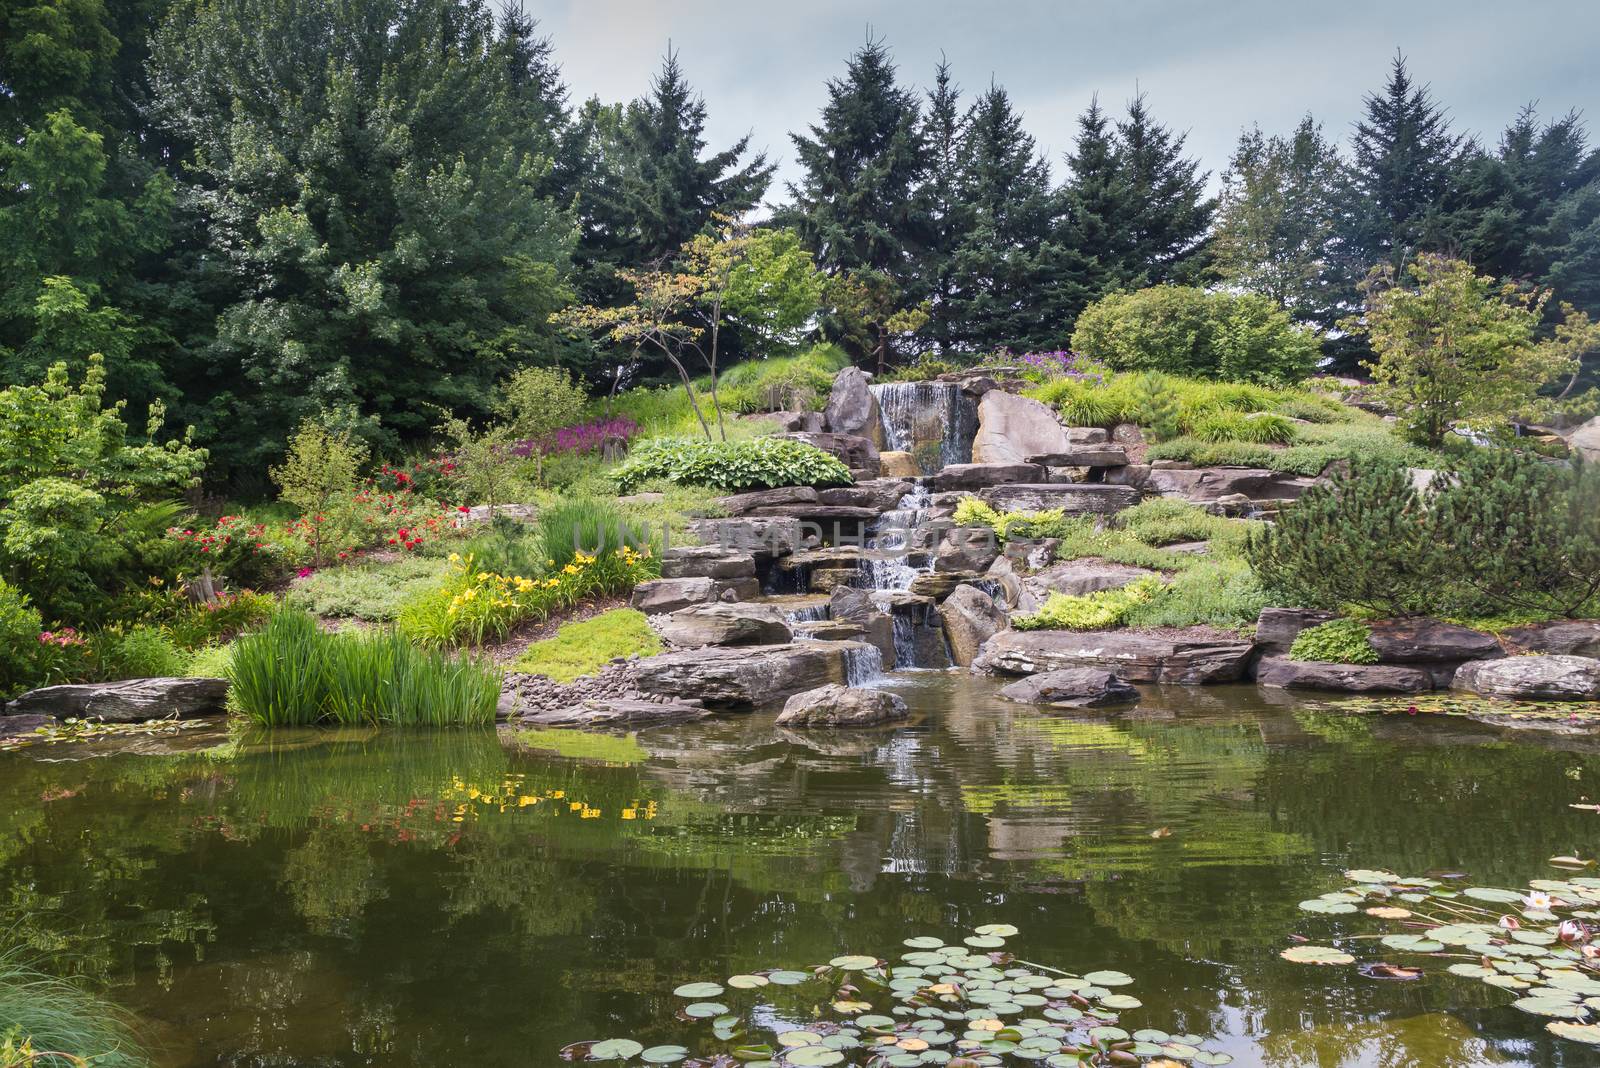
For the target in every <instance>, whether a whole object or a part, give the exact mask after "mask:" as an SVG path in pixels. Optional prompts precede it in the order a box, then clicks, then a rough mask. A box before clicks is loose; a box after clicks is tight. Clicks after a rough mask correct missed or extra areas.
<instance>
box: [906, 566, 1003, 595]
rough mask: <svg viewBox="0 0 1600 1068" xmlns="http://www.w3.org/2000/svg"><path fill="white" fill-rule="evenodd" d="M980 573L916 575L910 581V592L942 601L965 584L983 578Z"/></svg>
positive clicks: (955, 572)
mask: <svg viewBox="0 0 1600 1068" xmlns="http://www.w3.org/2000/svg"><path fill="white" fill-rule="evenodd" d="M984 577H985V576H984V574H983V573H982V572H981V571H935V572H928V573H924V574H921V575H918V576H917V577H916V578H914V579H912V580H911V592H912V593H914V594H916V595H917V596H918V597H931V598H933V599H934V600H935V601H942V600H944V599H945V598H946V597H948V596H950V594H951V592H952V591H953V590H955V589H956V588H957V587H958V586H960V585H962V584H963V583H966V582H977V581H978V580H979V579H982V578H984Z"/></svg>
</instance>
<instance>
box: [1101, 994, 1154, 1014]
mask: <svg viewBox="0 0 1600 1068" xmlns="http://www.w3.org/2000/svg"><path fill="white" fill-rule="evenodd" d="M1100 1004H1101V1005H1103V1006H1105V1007H1106V1008H1108V1009H1117V1010H1118V1011H1121V1010H1124V1009H1137V1008H1139V1007H1140V1006H1141V1005H1143V1004H1144V1002H1142V1001H1140V1000H1139V999H1138V998H1136V997H1134V996H1133V995H1132V994H1107V995H1106V996H1105V997H1103V998H1101V999H1100Z"/></svg>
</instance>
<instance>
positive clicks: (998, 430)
mask: <svg viewBox="0 0 1600 1068" xmlns="http://www.w3.org/2000/svg"><path fill="white" fill-rule="evenodd" d="M1071 447H1072V443H1071V442H1070V441H1068V440H1067V432H1066V430H1064V429H1063V428H1062V426H1061V423H1060V422H1059V421H1058V420H1057V419H1056V413H1055V412H1054V411H1053V410H1052V409H1051V408H1050V406H1049V405H1047V404H1043V403H1041V402H1039V401H1036V400H1034V399H1033V398H1031V397H1021V396H1017V395H1016V394H1014V393H1006V392H1005V391H1003V390H998V389H991V390H989V391H988V392H986V393H984V395H983V398H982V399H981V400H979V401H978V432H977V434H976V435H975V436H974V437H973V439H972V460H973V462H974V463H980V464H985V463H988V464H1006V463H1029V462H1033V461H1030V460H1029V459H1028V458H1029V457H1030V456H1038V455H1043V454H1048V453H1064V452H1067V451H1068V450H1070V449H1071Z"/></svg>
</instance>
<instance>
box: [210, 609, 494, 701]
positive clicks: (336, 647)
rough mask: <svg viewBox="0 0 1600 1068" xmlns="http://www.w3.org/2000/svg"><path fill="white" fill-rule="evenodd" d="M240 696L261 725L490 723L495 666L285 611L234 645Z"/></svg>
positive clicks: (233, 672)
mask: <svg viewBox="0 0 1600 1068" xmlns="http://www.w3.org/2000/svg"><path fill="white" fill-rule="evenodd" d="M228 678H229V680H230V681H231V682H232V689H233V697H234V699H235V700H236V701H237V703H238V705H239V708H240V709H241V710H242V711H243V712H244V714H245V715H247V716H249V717H250V718H251V719H253V720H255V721H256V722H257V723H260V724H261V725H263V726H269V727H282V726H309V725H312V724H318V723H326V722H333V723H341V724H362V725H368V724H385V725H401V726H432V727H439V726H453V725H460V724H468V725H489V724H492V723H493V722H494V716H495V706H496V704H497V702H498V701H499V697H500V678H499V674H498V672H496V671H494V670H493V669H491V668H490V667H488V666H486V665H484V664H481V663H479V662H477V661H475V660H471V659H465V658H458V657H455V656H451V655H448V654H445V653H441V652H429V651H426V650H422V649H418V648H417V647H415V646H413V645H411V644H410V643H409V642H407V641H406V640H405V639H404V638H403V637H401V636H400V635H398V634H396V633H394V632H393V631H387V630H380V631H374V632H369V633H353V632H349V631H344V632H337V633H330V632H328V631H324V630H322V629H321V628H320V627H318V626H317V622H316V620H315V619H313V618H312V617H311V616H310V615H307V614H306V613H304V612H298V611H294V610H287V609H286V610H284V611H282V612H279V613H277V614H276V615H274V616H273V617H272V619H271V620H269V621H268V623H267V625H266V627H265V628H264V629H262V630H261V631H259V632H258V633H255V634H248V635H246V636H244V637H243V638H240V639H239V640H238V641H237V642H235V643H234V645H233V657H232V663H231V664H230V665H229V667H228Z"/></svg>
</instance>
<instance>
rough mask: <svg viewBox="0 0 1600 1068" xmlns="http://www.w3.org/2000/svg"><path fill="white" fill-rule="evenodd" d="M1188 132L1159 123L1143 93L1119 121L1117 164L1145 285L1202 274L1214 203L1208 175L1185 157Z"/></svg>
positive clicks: (1132, 265)
mask: <svg viewBox="0 0 1600 1068" xmlns="http://www.w3.org/2000/svg"><path fill="white" fill-rule="evenodd" d="M1186 140H1187V135H1186V134H1176V133H1173V132H1172V131H1171V130H1169V129H1168V128H1167V127H1165V126H1163V125H1162V124H1161V123H1159V122H1157V121H1155V119H1154V117H1152V116H1151V114H1150V109H1149V108H1148V107H1147V106H1146V105H1145V98H1144V94H1143V93H1141V94H1139V95H1138V96H1136V97H1134V98H1133V100H1131V101H1130V102H1129V103H1128V115H1127V118H1125V119H1123V120H1122V121H1121V122H1119V123H1117V156H1116V158H1117V164H1118V167H1119V169H1120V170H1121V171H1122V174H1123V180H1124V184H1125V186H1126V188H1127V190H1128V199H1129V202H1130V205H1131V213H1130V215H1129V217H1128V219H1127V223H1126V225H1127V228H1128V232H1129V237H1130V239H1131V242H1132V248H1131V249H1130V250H1129V254H1130V257H1131V259H1130V261H1129V262H1128V264H1127V265H1126V266H1127V268H1128V269H1129V270H1131V271H1134V272H1137V273H1139V274H1141V275H1142V276H1143V277H1144V278H1145V279H1146V282H1147V284H1150V285H1160V284H1161V283H1163V282H1179V283H1183V282H1189V281H1192V280H1193V279H1194V278H1195V277H1196V276H1197V275H1198V273H1199V268H1200V266H1201V260H1200V253H1201V251H1202V247H1203V245H1204V243H1205V237H1206V231H1207V229H1208V228H1209V227H1210V225H1211V216H1212V214H1213V213H1214V212H1215V211H1216V201H1215V200H1214V199H1211V198H1208V197H1206V196H1205V186H1206V178H1207V177H1208V176H1209V172H1208V171H1202V170H1200V162H1199V161H1198V160H1195V159H1189V158H1186V157H1185V156H1184V154H1183V148H1184V142H1185V141H1186Z"/></svg>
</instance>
